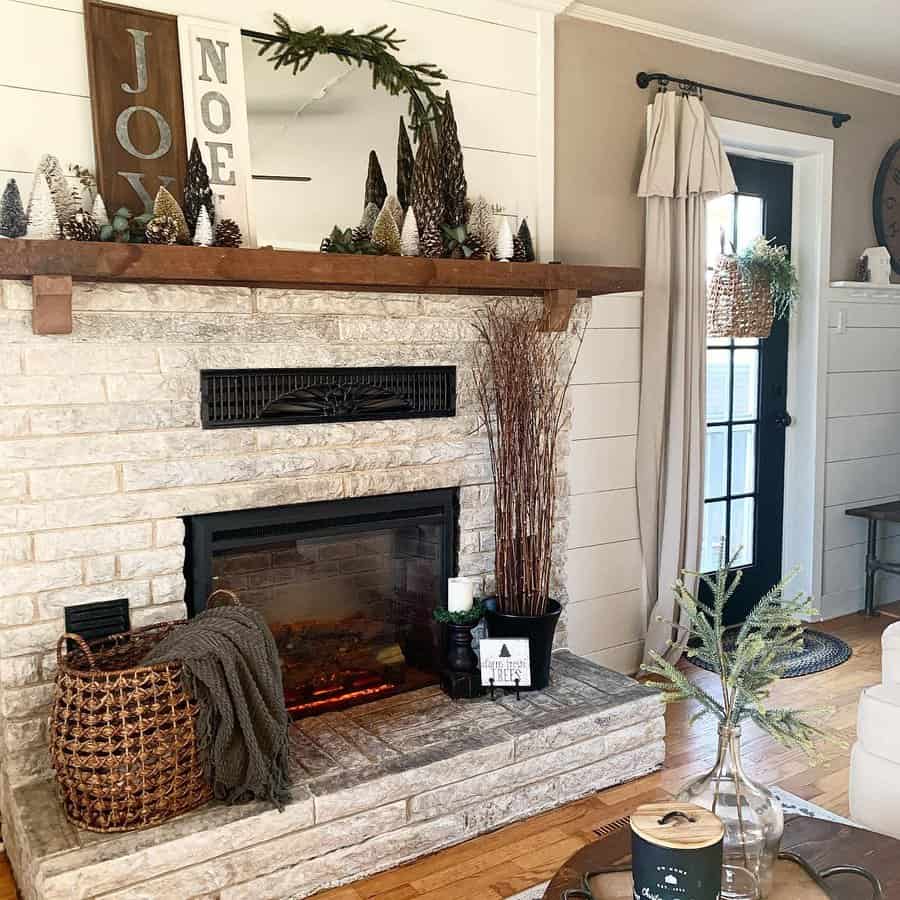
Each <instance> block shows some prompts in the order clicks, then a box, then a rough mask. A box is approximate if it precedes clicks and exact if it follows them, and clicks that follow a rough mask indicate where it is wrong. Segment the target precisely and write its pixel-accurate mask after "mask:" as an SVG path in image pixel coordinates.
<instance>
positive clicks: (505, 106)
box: [0, 0, 539, 241]
mask: <svg viewBox="0 0 900 900" xmlns="http://www.w3.org/2000/svg"><path fill="white" fill-rule="evenodd" d="M128 5H131V6H137V7H142V8H146V9H153V10H162V11H164V12H169V13H174V14H182V15H190V16H200V17H205V18H209V19H215V20H218V21H224V22H230V23H233V24H236V25H240V26H242V27H246V28H252V29H256V30H260V31H271V30H272V13H273V12H274V11H275V10H277V11H278V12H280V13H282V14H283V15H285V16H286V17H287V19H288V20H289V21H290V22H291V23H292V24H294V25H295V27H312V26H314V25H322V26H324V27H325V28H326V29H329V30H344V29H346V28H349V27H354V28H357V29H360V30H362V29H369V28H372V27H375V26H378V25H382V24H384V23H389V24H390V25H391V26H394V27H396V28H397V31H398V34H399V35H400V36H402V37H403V38H405V40H406V43H405V44H404V45H403V48H402V52H401V57H402V58H403V59H404V60H406V61H409V62H412V61H416V62H418V61H423V60H424V61H430V62H434V63H436V64H438V65H440V66H442V67H443V69H444V70H445V71H446V72H447V74H448V76H449V81H448V83H447V87H448V89H449V90H450V91H451V93H452V94H453V95H454V105H455V108H456V113H457V120H458V123H459V128H460V135H461V139H462V142H463V144H464V150H465V157H466V168H467V172H468V175H469V179H470V182H471V185H472V188H473V191H475V192H484V193H485V194H486V195H487V196H489V198H491V199H493V200H495V201H497V202H500V203H503V204H504V205H506V206H507V207H508V208H509V209H510V211H512V212H515V213H517V214H518V215H520V216H521V215H526V216H528V217H529V219H530V221H531V222H532V224H533V225H536V224H537V223H536V203H537V201H536V197H537V193H538V189H537V180H538V166H537V162H536V159H537V149H536V148H537V143H538V142H537V137H536V132H537V115H538V108H537V106H538V100H537V97H538V84H537V71H538V53H539V47H538V34H537V28H538V25H537V23H538V14H537V13H535V12H534V11H533V10H530V9H526V8H524V7H520V6H515V5H512V4H508V3H503V2H496V0H453V2H450V0H343V2H340V3H334V2H327V0H285V2H284V3H281V2H279V3H278V4H277V5H275V6H272V7H269V6H264V5H262V4H255V3H251V4H246V3H238V2H236V0H223V2H217V0H171V2H157V0H135V2H129V3H128ZM0 26H2V27H0V110H2V111H3V132H2V133H3V137H2V139H0V179H2V181H3V183H5V181H6V178H8V177H9V176H15V178H16V179H17V181H18V182H19V187H20V190H21V192H22V194H23V198H25V199H26V200H27V196H28V193H29V192H30V190H31V173H32V172H33V171H34V168H35V166H36V165H37V162H38V160H39V158H40V156H41V154H43V153H54V154H55V155H57V156H58V157H59V158H60V161H61V162H62V163H63V165H64V166H65V165H66V164H68V163H80V164H81V165H88V166H92V165H93V160H94V152H93V138H92V131H91V111H90V99H89V95H88V94H89V92H88V76H87V64H86V59H85V40H84V22H83V15H82V4H81V0H26V2H23V0H0ZM281 74H282V75H283V77H284V78H286V79H288V78H291V77H292V76H290V75H288V74H287V73H286V72H285V73H281ZM378 100H379V101H382V100H383V98H380V97H379V98H378ZM391 118H392V119H393V122H392V124H391V126H390V129H389V130H390V133H391V134H392V139H391V141H392V143H391V144H390V145H388V146H387V147H386V148H385V151H384V157H386V158H383V163H384V167H385V172H386V175H388V178H389V181H391V180H392V173H393V158H392V150H393V141H394V140H396V138H395V137H393V135H395V133H396V120H395V119H394V118H393V113H392V115H391ZM251 140H252V135H251ZM317 149H318V152H319V153H320V154H321V155H322V157H323V158H326V159H327V158H329V148H328V147H324V146H323V147H319V148H317ZM356 149H357V150H358V154H359V157H360V162H359V167H358V168H359V176H358V177H355V178H352V179H351V178H350V177H349V176H348V180H350V181H352V185H353V188H354V193H355V194H361V191H362V183H363V180H364V178H365V166H366V155H367V153H368V150H369V143H368V140H367V138H365V137H363V136H360V139H359V142H358V144H357V145H356ZM304 152H306V153H309V152H310V147H309V146H308V145H307V146H306V147H305V148H304ZM389 154H391V155H389ZM331 157H332V158H331V164H332V165H333V164H334V159H333V154H331ZM254 168H255V166H254ZM348 169H349V164H348ZM254 190H255V195H254V200H255V205H256V206H258V207H260V209H261V213H262V215H260V216H259V218H260V219H261V220H262V221H264V220H265V211H266V210H267V209H269V208H275V207H278V208H280V209H285V208H287V209H294V211H295V215H296V216H297V219H298V221H301V222H302V221H303V220H304V218H303V217H304V215H305V216H306V217H307V218H308V217H309V215H310V209H318V208H319V207H321V205H322V204H321V202H319V198H316V202H315V203H313V202H310V203H308V204H305V202H304V197H303V195H302V193H300V194H299V195H298V196H297V197H293V196H290V197H288V198H287V199H285V195H284V193H283V190H284V189H283V186H280V185H279V184H278V183H276V184H274V185H273V184H272V183H260V182H256V183H255V184H254ZM292 190H295V191H296V190H297V188H296V187H294V188H292ZM304 205H305V206H306V210H307V211H306V213H304ZM355 216H356V217H358V212H356V213H355ZM321 217H322V222H326V221H327V227H328V229H329V230H330V226H331V225H332V224H333V223H334V221H335V220H336V215H334V214H332V213H330V212H328V211H326V212H323V213H322V216H321ZM282 218H283V217H282ZM279 221H280V220H279ZM283 224H284V223H283V222H280V225H281V226H283ZM347 224H355V223H353V222H348V223H347ZM322 230H323V227H322V225H321V223H318V222H317V223H316V225H315V228H314V231H315V233H316V234H320V233H321V231H322ZM260 238H261V240H263V241H264V240H265V239H266V236H265V234H264V233H260Z"/></svg>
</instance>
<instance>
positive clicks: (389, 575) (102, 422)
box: [0, 251, 663, 900]
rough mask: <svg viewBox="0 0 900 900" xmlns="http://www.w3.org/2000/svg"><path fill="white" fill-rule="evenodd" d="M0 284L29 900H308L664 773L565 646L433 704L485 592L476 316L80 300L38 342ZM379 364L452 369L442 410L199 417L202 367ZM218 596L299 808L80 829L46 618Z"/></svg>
mask: <svg viewBox="0 0 900 900" xmlns="http://www.w3.org/2000/svg"><path fill="white" fill-rule="evenodd" d="M198 252H200V251H198ZM0 285H2V299H0V334H2V341H3V347H4V352H3V354H2V355H0V374H2V377H0V595H2V596H0V714H2V718H0V725H2V751H3V765H2V775H0V779H2V783H0V787H2V790H0V804H2V826H3V836H4V840H5V843H6V847H7V849H8V851H9V854H10V858H11V860H12V861H13V864H14V868H15V872H16V876H17V880H18V883H19V885H20V888H21V890H22V892H23V895H24V896H25V897H26V898H28V900H32V898H41V900H49V898H60V900H62V898H66V900H68V898H76V897H82V898H89V897H103V898H104V900H112V898H116V900H126V898H134V900H136V898H169V897H173V896H179V897H200V896H204V897H212V896H215V897H217V898H221V900H236V898H238V897H247V898H250V897H252V898H254V900H258V898H263V897H271V898H273V900H275V898H284V897H304V896H308V895H309V894H311V893H313V892H315V891H317V890H320V889H322V888H324V887H327V886H329V885H333V884H339V883H342V882H346V881H349V880H353V879H354V878H356V877H360V876H362V875H364V874H367V873H370V872H374V871H377V870H379V869H382V868H387V867H390V866H392V865H396V864H397V863H399V862H402V861H405V860H409V859H412V858H415V857H416V856H419V855H421V854H423V853H428V852H431V851H433V850H436V849H439V848H440V847H444V846H448V845H450V844H453V843H456V842H458V841H462V840H466V839H467V838H470V837H472V836H474V835H477V834H479V833H481V832H483V831H486V830H489V829H492V828H496V827H498V826H499V825H502V824H504V823H506V822H510V821H514V820H515V819H518V818H522V817H525V816H528V815H532V814H534V813H535V812H537V811H539V810H542V809H549V808H552V807H553V806H556V805H558V804H560V803H564V802H567V801H568V800H571V799H575V798H576V797H579V796H583V795H584V794H587V793H590V792H591V791H593V790H596V789H597V788H599V787H602V786H606V785H609V784H614V783H618V782H621V781H623V780H626V779H628V778H632V777H635V776H637V775H639V774H643V773H645V772H648V771H651V770H653V769H654V768H657V767H658V766H659V765H660V764H661V761H662V755H663V744H662V733H663V725H662V715H661V709H660V705H659V702H658V700H657V698H656V697H655V696H654V695H653V694H652V692H650V691H648V689H646V688H643V687H640V686H639V685H636V684H635V683H634V682H633V681H631V680H630V679H628V678H625V677H623V676H620V675H617V674H616V673H612V672H609V671H607V670H604V669H602V668H600V667H599V666H596V665H593V664H591V663H588V662H586V661H584V660H580V659H578V658H577V657H575V656H573V655H572V654H570V653H568V652H567V651H564V650H561V651H560V653H559V654H558V655H557V663H556V666H555V668H554V684H553V685H552V686H551V688H550V689H549V690H548V691H547V692H543V693H541V694H536V695H534V696H533V697H525V698H524V699H523V700H522V701H520V702H518V703H517V702H516V701H515V699H514V698H511V697H509V698H507V697H502V698H498V700H497V702H495V703H491V701H490V700H488V699H484V700H478V701H471V702H451V701H450V700H449V699H447V698H446V697H444V695H443V694H442V693H441V692H440V690H439V689H438V688H437V687H436V686H435V684H434V682H435V680H436V677H435V674H434V661H433V660H434V640H435V639H434V632H433V630H432V629H431V624H430V613H431V610H432V609H433V607H434V606H435V605H437V604H440V603H443V602H445V596H444V593H443V592H444V591H445V590H446V576H447V574H448V573H451V572H452V571H453V570H454V569H455V570H456V571H457V572H458V574H461V575H467V576H476V577H478V578H480V579H481V580H482V582H483V584H484V586H485V587H486V588H488V589H489V588H490V586H491V569H492V566H493V545H494V532H493V510H492V488H491V479H490V465H489V459H488V454H487V448H486V445H485V441H484V439H483V437H482V436H481V435H480V434H479V430H478V424H477V410H476V400H475V396H474V392H473V387H472V379H471V374H470V369H469V366H470V362H469V360H470V354H471V350H472V341H473V339H474V336H475V332H474V329H473V328H472V319H473V316H474V314H475V312H476V311H477V310H478V309H480V308H482V306H483V305H484V303H485V298H484V297H479V296H464V295H451V294H448V295H440V294H421V295H418V294H396V295H394V294H389V293H385V294H372V293H360V292H341V291H328V292H323V291H302V290H281V289H277V290H276V289H265V288H239V287H228V288H221V287H185V286H161V285H146V284H122V283H116V284H102V283H91V282H87V283H79V284H76V285H75V288H74V294H73V298H72V306H73V331H72V333H71V334H67V335H52V336H51V335H43V336H38V335H35V334H33V333H32V327H31V308H32V291H31V287H30V285H29V284H27V283H26V282H24V281H11V280H7V281H2V282H0ZM535 302H537V303H539V302H540V300H539V299H538V300H536V301H535ZM398 366H399V367H426V368H428V369H429V370H431V371H436V370H438V369H446V368H448V367H450V368H453V369H455V386H454V387H455V403H454V405H453V408H452V410H449V412H448V413H447V414H441V415H432V416H426V417H422V418H411V417H409V415H408V412H409V411H408V410H404V411H402V412H403V414H402V415H397V416H394V417H389V418H385V419H383V420H381V421H370V420H367V419H362V420H361V419H358V418H354V417H353V416H351V417H349V418H348V417H345V418H343V419H342V420H341V421H330V422H328V421H314V422H306V423H303V424H298V422H297V421H296V420H293V421H291V422H289V423H288V422H281V423H275V424H273V423H271V422H269V423H266V426H265V427H254V425H253V424H252V423H249V422H246V421H245V422H240V423H236V422H232V423H230V424H228V425H227V426H224V427H211V426H210V419H209V416H210V415H212V412H211V409H212V408H211V407H209V406H208V405H207V406H205V405H204V403H205V395H204V393H203V387H202V378H201V375H202V373H204V372H215V371H221V370H226V369H227V370H235V371H239V370H240V371H243V370H246V369H250V368H254V369H257V368H264V369H273V370H280V369H298V368H299V367H316V368H322V369H326V368H342V369H346V368H354V369H357V368H365V367H376V368H390V367H398ZM300 387H303V386H302V385H301V386H300ZM301 399H303V401H304V402H306V401H307V400H308V399H309V398H308V397H303V398H301ZM370 399H371V398H370ZM375 400H378V401H383V400H384V397H383V396H380V397H376V398H375ZM317 402H318V401H317ZM225 411H226V413H227V412H228V410H227V409H226V410H225ZM283 411H284V410H282V412H283ZM289 412H291V413H296V412H297V410H296V408H295V407H292V408H291V410H289ZM204 426H207V427H204ZM566 444H567V442H565V441H564V442H563V446H566ZM565 465H566V460H565V459H563V460H562V470H561V472H562V474H561V490H560V502H559V526H558V531H557V542H558V543H557V546H556V552H557V559H558V565H557V567H556V577H555V583H554V592H555V595H556V596H557V597H558V598H559V599H560V600H561V602H562V603H563V606H564V607H565V601H566V591H565V579H564V568H563V559H564V557H563V547H564V543H565V534H566V525H567V519H568V499H567V491H566V489H565ZM411 498H414V499H415V502H414V503H413V504H412V506H411V505H410V502H411ZM260 517H262V518H267V519H268V522H267V523H264V522H262V521H261V518H260ZM373 517H374V518H373ZM266 529H268V533H265V532H266ZM279 529H280V531H279ZM204 542H205V544H204ZM186 574H187V577H186ZM215 587H223V588H226V589H229V590H233V591H234V592H235V593H236V594H238V595H239V596H240V597H241V599H242V602H247V603H251V604H254V605H258V606H259V607H260V608H261V609H263V610H264V611H265V614H266V615H267V617H268V619H269V621H270V622H271V624H272V628H273V633H275V634H276V637H277V639H278V640H279V641H280V646H281V648H282V658H283V660H284V664H285V670H286V671H288V672H290V673H292V675H296V678H295V679H294V680H293V681H291V680H290V678H288V679H286V680H288V681H289V685H290V686H289V690H290V691H292V692H293V693H292V694H291V697H292V699H291V700H290V701H289V702H290V703H292V704H293V705H294V706H296V707H298V708H297V709H296V710H295V712H297V713H298V719H297V721H296V722H295V725H294V729H293V731H294V743H295V748H296V753H295V759H296V762H297V771H296V784H295V789H294V800H293V802H292V803H291V804H289V805H288V808H287V809H286V811H285V812H284V813H278V812H275V811H272V810H268V809H266V808H264V807H263V806H261V805H256V804H253V805H250V806H245V807H221V806H217V805H215V804H213V805H210V806H209V807H206V808H204V809H202V810H199V811H197V812H195V813H192V814H189V815H188V816H185V817H183V818H181V819H179V820H176V821H173V822H171V823H167V824H166V825H164V826H160V827H159V828H154V829H150V830H148V831H145V832H140V833H136V834H128V835H120V836H98V835H93V834H89V833H86V832H79V831H78V830H76V829H75V828H73V827H72V826H71V825H69V824H68V823H67V822H66V821H65V820H64V818H63V817H62V813H61V808H60V806H59V804H58V803H57V802H56V800H55V797H54V795H53V788H52V782H51V780H50V778H49V775H50V773H49V760H48V754H47V730H46V729H47V724H46V723H47V711H48V707H49V704H50V700H51V696H52V690H53V678H54V668H55V659H56V645H57V641H58V640H59V638H60V636H61V635H62V634H63V632H64V628H65V626H64V618H65V610H66V609H67V608H71V607H75V606H81V605H85V604H92V603H96V602H99V601H104V600H127V605H128V609H129V614H130V620H131V624H132V627H139V626H141V625H146V624H149V623H153V622H158V621H165V620H171V619H177V618H182V617H184V616H186V615H188V614H190V613H191V612H194V611H196V610H198V609H200V608H202V604H203V603H204V602H205V599H206V597H207V596H208V594H209V593H210V592H211V590H212V589H213V588H215ZM557 641H558V644H559V646H560V647H561V648H563V647H565V646H566V641H567V638H566V625H565V615H563V618H562V621H561V623H560V627H559V629H558V632H557ZM308 644H313V645H318V647H319V650H322V649H323V648H327V653H325V652H319V653H318V654H317V655H315V656H313V657H311V658H310V657H308V656H307V650H306V646H307V645H308ZM326 657H327V659H326ZM326 662H327V663H328V665H325V663H326ZM369 689H372V690H373V693H372V694H370V695H368V696H367V695H365V694H362V695H360V694H359V693H358V692H364V691H366V690H369ZM317 692H319V693H317ZM363 698H364V699H368V701H369V702H366V703H363V704H357V701H358V700H359V699H363ZM319 700H323V701H325V702H323V703H322V704H321V705H319V706H316V705H315V704H316V703H317V702H318V701H319ZM312 713H318V714H316V715H312Z"/></svg>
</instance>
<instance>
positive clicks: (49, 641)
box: [0, 601, 64, 657]
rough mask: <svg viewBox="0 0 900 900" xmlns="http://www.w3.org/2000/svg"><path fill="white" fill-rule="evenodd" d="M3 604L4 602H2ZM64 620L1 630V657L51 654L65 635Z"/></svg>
mask: <svg viewBox="0 0 900 900" xmlns="http://www.w3.org/2000/svg"><path fill="white" fill-rule="evenodd" d="M0 602H2V601H0ZM63 631H64V628H63V623H62V619H59V620H57V621H54V622H41V623H39V624H37V625H23V626H22V627H21V628H5V629H2V630H0V657H7V656H23V655H25V654H27V653H49V652H50V651H51V650H53V649H54V648H55V647H56V642H57V640H58V639H59V636H60V635H61V634H62V633H63Z"/></svg>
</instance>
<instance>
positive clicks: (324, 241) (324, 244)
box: [319, 235, 331, 253]
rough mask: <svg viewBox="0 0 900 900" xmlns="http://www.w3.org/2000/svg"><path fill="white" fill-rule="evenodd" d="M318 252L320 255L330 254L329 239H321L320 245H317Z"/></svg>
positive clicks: (326, 237)
mask: <svg viewBox="0 0 900 900" xmlns="http://www.w3.org/2000/svg"><path fill="white" fill-rule="evenodd" d="M319 251H320V252H321V253H330V252H331V238H330V237H328V235H326V236H325V237H323V238H322V243H321V244H319Z"/></svg>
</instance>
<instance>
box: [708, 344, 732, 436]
mask: <svg viewBox="0 0 900 900" xmlns="http://www.w3.org/2000/svg"><path fill="white" fill-rule="evenodd" d="M730 376H731V351H730V350H707V351H706V421H707V422H722V421H726V420H727V419H728V392H729V390H730V380H731V378H730Z"/></svg>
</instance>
